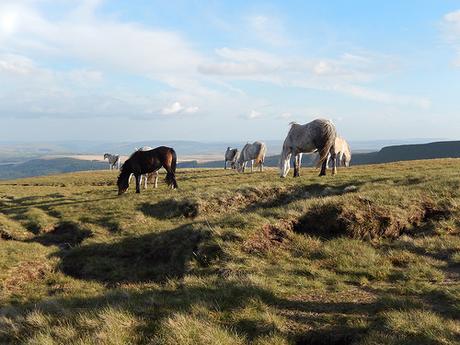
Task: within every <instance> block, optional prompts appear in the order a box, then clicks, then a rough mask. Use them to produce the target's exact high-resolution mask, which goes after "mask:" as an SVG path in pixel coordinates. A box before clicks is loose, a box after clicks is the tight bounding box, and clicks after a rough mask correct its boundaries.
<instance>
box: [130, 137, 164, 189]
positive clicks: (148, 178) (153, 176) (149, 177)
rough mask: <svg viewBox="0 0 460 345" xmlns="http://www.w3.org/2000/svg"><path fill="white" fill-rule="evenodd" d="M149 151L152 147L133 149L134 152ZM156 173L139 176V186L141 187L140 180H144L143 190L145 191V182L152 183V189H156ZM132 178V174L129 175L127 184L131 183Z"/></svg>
mask: <svg viewBox="0 0 460 345" xmlns="http://www.w3.org/2000/svg"><path fill="white" fill-rule="evenodd" d="M150 150H153V147H150V146H142V147H140V148H137V147H135V148H134V152H136V151H150ZM158 175H159V173H158V171H155V172H153V173H149V174H144V175H141V181H140V184H141V186H142V179H143V180H144V189H147V182H148V181H150V182H153V188H157V187H158ZM133 176H134V174H131V176H129V183H131V178H132V177H133Z"/></svg>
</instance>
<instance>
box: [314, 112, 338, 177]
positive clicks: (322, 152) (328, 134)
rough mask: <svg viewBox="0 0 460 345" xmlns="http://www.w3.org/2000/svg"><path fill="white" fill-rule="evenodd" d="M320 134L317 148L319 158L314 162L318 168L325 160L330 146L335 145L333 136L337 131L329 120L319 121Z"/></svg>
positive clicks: (335, 135)
mask: <svg viewBox="0 0 460 345" xmlns="http://www.w3.org/2000/svg"><path fill="white" fill-rule="evenodd" d="M321 135H322V142H321V145H320V147H319V148H318V152H319V160H318V163H317V164H316V167H317V168H319V167H321V165H322V164H323V162H325V161H326V160H327V157H328V155H329V152H330V150H331V148H332V147H334V145H335V138H336V137H337V131H336V129H335V126H334V124H333V123H332V122H331V121H322V122H321Z"/></svg>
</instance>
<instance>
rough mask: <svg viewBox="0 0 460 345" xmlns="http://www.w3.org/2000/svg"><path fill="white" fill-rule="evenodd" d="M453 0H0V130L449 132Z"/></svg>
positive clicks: (458, 60) (454, 57)
mask: <svg viewBox="0 0 460 345" xmlns="http://www.w3.org/2000/svg"><path fill="white" fill-rule="evenodd" d="M458 95H460V4H459V3H458V1H450V0H444V1H435V0H432V1H423V0H418V1H410V0H405V1H399V0H398V1H396V0H393V1H386V2H380V3H378V2H374V1H372V2H371V1H364V0H362V1H339V0H336V1H327V2H326V1H271V2H270V1H185V0H182V1H146V0H145V1H136V0H132V1H109V0H106V1H103V0H82V1H76V0H54V1H51V0H14V1H10V0H0V137H1V138H2V140H66V139H69V140H70V139H71V140H75V139H77V140H89V139H91V140H115V141H116V140H120V141H127V140H136V141H137V140H147V139H159V140H161V139H184V140H198V141H216V140H219V141H220V140H255V139H283V138H284V136H285V135H286V132H287V130H288V123H289V122H290V121H297V122H300V123H305V122H308V121H311V120H312V119H314V118H316V117H324V118H330V119H332V120H333V121H334V122H335V124H336V126H337V128H338V130H339V133H341V134H342V135H343V136H345V137H346V138H349V139H350V140H372V139H389V138H391V139H403V138H423V137H425V138H452V139H459V138H460V102H459V96H458Z"/></svg>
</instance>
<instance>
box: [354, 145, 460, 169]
mask: <svg viewBox="0 0 460 345" xmlns="http://www.w3.org/2000/svg"><path fill="white" fill-rule="evenodd" d="M459 157H460V141H442V142H435V143H429V144H418V145H397V146H388V147H384V148H382V149H381V150H380V151H378V152H371V153H360V154H355V155H353V158H352V164H354V165H361V164H378V163H389V162H398V161H411V160H417V159H434V158H459Z"/></svg>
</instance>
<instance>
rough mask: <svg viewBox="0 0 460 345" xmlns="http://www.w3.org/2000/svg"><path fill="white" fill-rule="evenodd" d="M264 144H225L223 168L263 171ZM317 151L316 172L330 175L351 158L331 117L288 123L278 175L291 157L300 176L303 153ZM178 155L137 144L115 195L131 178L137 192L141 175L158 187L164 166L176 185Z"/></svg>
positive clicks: (113, 159)
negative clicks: (159, 176)
mask: <svg viewBox="0 0 460 345" xmlns="http://www.w3.org/2000/svg"><path fill="white" fill-rule="evenodd" d="M266 152H267V146H266V145H265V143H263V142H260V141H255V142H254V143H252V144H251V143H247V144H246V145H244V147H243V148H242V149H241V151H238V149H236V148H233V149H232V148H230V147H228V148H227V151H226V152H225V161H224V168H225V169H227V167H228V163H230V167H231V168H232V169H236V170H237V171H238V172H240V173H243V172H244V171H245V169H246V165H247V164H248V162H250V163H251V172H252V171H253V170H254V166H256V167H257V166H258V167H259V170H260V171H263V167H264V161H265V154H266ZM313 152H317V153H318V155H319V159H318V163H317V167H320V168H321V171H320V174H319V176H324V175H326V170H327V168H328V166H329V167H330V168H331V170H332V175H335V174H336V172H337V166H349V164H350V160H351V151H350V146H349V145H348V143H347V142H346V141H345V139H343V138H341V137H339V136H338V135H337V131H336V128H335V126H334V124H333V123H332V122H331V121H330V120H324V119H316V120H314V121H312V122H309V123H307V124H304V125H300V124H298V123H295V122H291V123H290V129H289V132H288V134H287V136H286V139H285V140H284V143H283V149H282V151H281V157H280V162H279V169H280V176H281V177H286V176H287V174H288V173H289V170H290V168H291V165H290V161H291V158H292V157H293V158H294V177H298V176H300V165H301V161H302V154H304V153H313ZM104 159H107V160H108V162H109V166H110V170H112V169H113V168H114V167H116V166H119V164H120V157H119V156H118V155H111V154H108V153H106V154H104ZM176 165H177V155H176V151H174V149H173V148H170V147H166V146H160V147H157V148H151V147H149V146H144V147H141V148H139V149H137V148H136V150H135V151H134V153H132V154H131V156H130V157H129V158H128V159H127V160H126V161H125V162H124V163H123V165H122V167H121V171H120V174H119V176H118V180H117V186H118V195H121V194H123V193H124V192H125V191H126V190H127V189H128V187H129V183H130V181H131V178H132V177H133V176H134V178H135V181H136V193H140V187H141V184H142V179H144V188H147V181H148V180H152V179H154V187H155V188H156V187H157V181H158V170H160V168H162V167H163V168H164V169H165V170H166V182H167V184H168V185H169V186H170V188H172V189H175V188H177V187H178V185H177V182H176V175H175V173H176Z"/></svg>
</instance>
